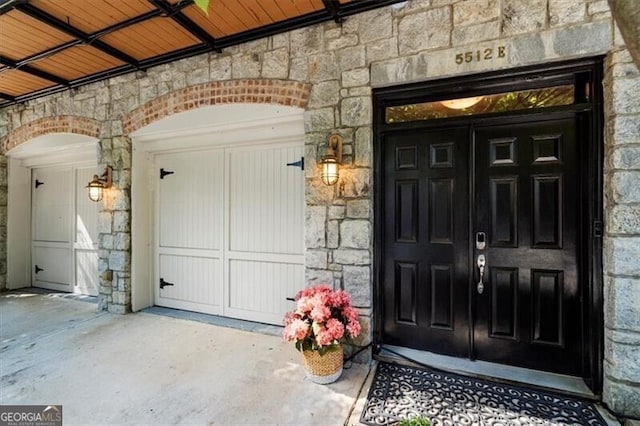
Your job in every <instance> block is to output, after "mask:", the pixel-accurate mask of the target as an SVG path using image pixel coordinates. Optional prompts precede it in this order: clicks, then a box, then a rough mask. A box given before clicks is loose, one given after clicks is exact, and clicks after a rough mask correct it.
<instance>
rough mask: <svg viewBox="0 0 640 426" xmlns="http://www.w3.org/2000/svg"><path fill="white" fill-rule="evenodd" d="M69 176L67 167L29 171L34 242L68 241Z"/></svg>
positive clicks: (70, 209) (69, 215) (69, 219)
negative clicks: (30, 174)
mask: <svg viewBox="0 0 640 426" xmlns="http://www.w3.org/2000/svg"><path fill="white" fill-rule="evenodd" d="M72 176H73V175H72V174H71V169H69V168H64V169H61V168H50V169H34V170H33V171H32V188H33V192H32V194H33V199H32V206H33V208H32V209H33V213H32V215H33V240H34V241H49V242H59V243H68V242H69V237H70V232H69V230H70V229H71V228H70V227H71V218H72V211H73V210H72V208H71V207H72V203H71V200H72V198H71V197H72V194H73V192H72V191H71V180H72Z"/></svg>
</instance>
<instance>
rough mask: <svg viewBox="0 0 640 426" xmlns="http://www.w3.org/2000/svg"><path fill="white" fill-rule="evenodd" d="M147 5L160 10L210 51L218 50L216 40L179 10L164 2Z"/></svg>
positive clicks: (153, 2)
mask: <svg viewBox="0 0 640 426" xmlns="http://www.w3.org/2000/svg"><path fill="white" fill-rule="evenodd" d="M147 1H148V2H149V3H151V4H152V5H154V6H155V7H156V8H158V9H159V10H162V11H163V12H164V13H166V14H167V16H169V17H170V18H171V19H173V20H174V21H175V22H177V23H178V24H179V25H180V26H182V28H184V29H185V30H187V31H189V33H191V34H192V35H193V36H194V37H196V38H197V39H198V40H200V41H201V42H203V43H204V44H206V45H207V46H208V47H209V48H210V49H212V50H218V51H219V49H218V48H217V47H216V39H215V38H213V37H212V36H211V34H209V33H208V32H206V31H205V30H204V29H202V28H201V27H200V26H198V25H197V24H196V23H195V22H193V21H192V20H191V19H189V18H188V17H187V16H186V15H185V14H184V13H182V12H181V11H180V10H179V9H177V10H176V9H175V8H174V7H172V6H171V5H170V4H169V3H167V2H165V0H147Z"/></svg>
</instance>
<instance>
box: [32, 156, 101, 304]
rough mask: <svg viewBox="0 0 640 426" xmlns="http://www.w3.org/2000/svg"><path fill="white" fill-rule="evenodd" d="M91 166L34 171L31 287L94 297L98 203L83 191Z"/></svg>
mask: <svg viewBox="0 0 640 426" xmlns="http://www.w3.org/2000/svg"><path fill="white" fill-rule="evenodd" d="M93 173H95V167H75V166H67V167H50V168H38V169H33V170H32V173H31V175H32V185H31V188H32V197H31V200H32V280H31V282H32V285H33V286H35V287H41V288H47V289H50V290H57V291H65V292H74V293H81V294H89V295H94V296H95V295H97V294H98V282H97V279H98V278H97V271H98V252H97V241H98V240H97V237H98V230H97V222H98V207H99V206H98V204H97V203H93V202H91V201H90V200H89V198H88V197H87V194H86V191H85V189H84V186H85V185H86V184H87V182H89V181H90V180H91V177H92V175H93Z"/></svg>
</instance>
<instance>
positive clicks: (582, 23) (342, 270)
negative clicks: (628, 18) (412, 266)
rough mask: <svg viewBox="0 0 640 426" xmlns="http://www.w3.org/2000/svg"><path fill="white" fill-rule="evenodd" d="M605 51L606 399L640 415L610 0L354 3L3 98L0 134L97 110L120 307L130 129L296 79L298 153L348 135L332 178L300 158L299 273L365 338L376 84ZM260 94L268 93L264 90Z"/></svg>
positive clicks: (636, 173)
mask: <svg viewBox="0 0 640 426" xmlns="http://www.w3.org/2000/svg"><path fill="white" fill-rule="evenodd" d="M498 45H500V46H505V50H506V52H507V55H505V57H503V58H497V59H496V60H493V61H478V62H476V61H473V62H470V63H463V64H460V65H457V64H456V63H455V61H454V58H455V55H456V54H458V53H463V52H465V51H467V50H474V49H476V48H485V47H496V46H498ZM600 54H607V55H608V57H607V61H606V69H605V81H604V84H605V101H606V108H605V110H606V114H605V115H606V116H605V121H606V134H605V164H604V178H605V188H604V192H605V206H604V208H605V213H606V214H605V218H606V224H605V225H606V227H605V231H606V232H605V239H604V244H605V250H604V259H603V260H604V275H605V288H604V291H605V304H604V311H605V363H604V374H605V378H604V401H605V402H606V403H607V404H608V406H609V407H610V408H611V409H613V410H614V411H615V412H617V413H619V414H624V415H627V416H634V417H640V359H639V355H638V354H639V353H640V268H639V266H638V259H639V258H640V124H639V123H640V98H639V97H638V96H635V95H633V94H637V93H640V75H639V73H638V69H637V68H636V67H635V66H634V65H633V64H632V63H631V59H630V56H629V54H628V53H627V51H626V49H625V48H624V42H623V40H622V38H621V37H620V35H619V33H618V31H616V29H615V25H614V24H613V22H612V19H611V15H610V12H609V8H608V5H607V2H606V0H414V1H410V2H407V3H406V4H398V5H396V6H393V7H385V8H381V9H377V10H373V11H370V12H367V13H363V14H360V15H357V16H352V17H349V18H347V19H346V20H345V22H344V23H343V24H342V25H337V24H335V23H325V24H320V25H315V26H312V27H308V28H304V29H300V30H295V31H291V32H288V33H284V34H279V35H276V36H272V37H268V38H264V39H261V40H257V41H253V42H249V43H245V44H242V45H239V46H234V47H231V48H228V49H225V51H224V52H222V53H221V54H216V53H210V54H204V55H199V56H196V57H192V58H187V59H183V60H180V61H176V62H174V63H171V64H166V65H161V66H158V67H155V68H152V69H149V70H148V71H147V72H135V73H131V74H127V75H123V76H119V77H115V78H112V79H109V80H106V81H102V82H98V83H94V84H90V85H87V86H83V87H80V88H78V89H73V90H69V91H66V92H62V93H59V94H54V95H51V96H48V97H43V98H39V99H36V100H33V101H29V102H26V103H24V104H19V105H15V106H11V107H7V108H5V109H3V110H2V111H0V138H3V141H4V142H3V147H5V149H6V148H9V149H10V148H11V147H13V146H15V145H17V144H19V143H21V142H23V141H25V140H27V139H28V138H29V137H30V136H35V135H36V134H42V132H44V131H46V130H42V129H41V128H40V126H39V125H38V123H47V121H42V122H39V121H38V120H41V119H50V120H56V119H57V118H56V117H60V116H72V117H86V118H90V119H92V120H96V121H97V122H99V123H100V124H101V125H100V130H99V137H100V154H99V162H100V163H101V164H110V165H112V166H113V167H114V180H115V182H116V185H115V189H114V190H113V191H111V192H110V194H109V196H108V197H107V198H106V200H105V203H104V205H105V211H103V212H102V213H101V215H100V225H99V226H100V233H101V234H100V274H101V290H100V291H101V299H100V300H101V302H100V303H101V305H100V306H101V308H105V309H108V310H110V311H112V312H127V311H129V310H130V306H131V279H130V259H131V254H130V253H131V241H130V204H131V203H130V197H131V193H130V187H131V142H130V140H129V138H128V137H127V135H128V133H129V132H130V131H131V130H133V129H136V128H138V127H139V126H143V125H145V124H147V123H150V122H152V121H153V120H154V119H159V118H161V117H163V116H166V115H168V114H172V113H175V112H179V111H183V110H187V109H191V108H197V107H199V106H201V105H209V104H210V103H207V102H211V101H210V100H211V99H212V96H214V95H212V93H213V92H215V90H224V89H220V88H224V87H227V86H231V87H233V88H234V90H239V91H240V93H237V94H234V95H233V96H229V95H228V93H227V97H226V98H225V99H226V102H243V101H249V102H254V100H253V99H254V96H257V95H258V93H249V92H243V91H246V90H250V89H249V88H250V87H263V86H264V85H267V86H268V85H270V84H272V83H270V82H272V81H276V83H274V84H275V85H276V86H282V87H284V86H286V87H287V88H289V89H291V88H292V87H293V88H294V92H295V91H296V90H297V92H295V93H297V94H293V95H291V94H290V95H287V96H285V99H289V98H294V97H298V98H300V97H304V96H305V95H304V93H305V92H307V93H308V103H307V99H306V98H305V99H304V100H303V102H302V103H298V104H296V105H298V106H303V107H304V106H305V105H306V112H305V132H306V154H305V157H306V159H307V164H315V163H316V162H317V160H318V158H319V156H321V155H322V153H323V152H324V150H325V147H326V140H327V136H328V135H329V134H330V133H332V132H338V133H340V134H341V135H342V136H343V137H344V141H345V146H344V165H343V168H342V171H341V178H340V181H339V183H338V184H337V185H336V186H333V187H327V186H324V185H323V184H322V183H320V180H319V179H318V168H317V167H308V168H307V169H306V203H307V212H306V214H307V217H306V237H305V238H306V247H307V251H306V279H307V282H309V283H314V282H330V283H332V284H333V285H334V286H340V287H343V288H345V289H347V290H348V291H349V292H350V293H351V294H352V296H353V300H354V302H355V304H356V305H357V306H358V307H359V308H360V312H361V314H362V322H363V325H364V327H365V329H366V330H367V331H368V332H367V333H365V334H366V337H365V338H364V339H363V341H362V342H363V343H364V342H366V341H368V340H370V337H371V334H370V326H369V325H370V323H371V316H372V313H371V308H372V252H373V227H372V224H373V214H372V206H373V200H372V196H373V195H372V194H373V191H372V188H373V184H374V182H373V161H372V152H373V142H372V139H373V136H372V128H371V126H372V104H371V90H372V87H378V86H388V85H395V84H402V83H408V82H415V81H424V80H428V79H436V78H440V77H445V76H446V77H450V76H457V75H463V74H470V73H477V72H482V71H488V70H495V69H507V68H512V67H516V66H521V65H529V64H540V63H545V62H549V61H555V60H560V59H569V58H576V57H587V56H594V55H600ZM250 81H252V82H256V81H259V82H262V83H258V84H257V86H255V83H248V82H250ZM260 84H262V86H260ZM252 85H253V86H252ZM215 88H218V89H215ZM283 90H284V88H283ZM212 91H213V92H212ZM194 93H199V94H197V95H195V94H194ZM202 93H207V94H206V95H202ZM216 93H218V94H222V92H216ZM189 94H192V95H193V96H190V95H189ZM255 99H257V98H255ZM300 99H301V98H300ZM165 101H166V102H165ZM261 101H262V102H273V103H278V101H277V100H276V98H274V97H271V96H270V95H267V96H263V97H262V98H261ZM287 102H288V101H287ZM291 102H293V101H291ZM136 123H137V124H136ZM29 129H31V130H29ZM70 131H73V130H70ZM18 135H21V136H19V137H18ZM6 198H7V197H6V159H4V158H3V159H2V161H1V162H0V247H5V246H6V243H5V242H6ZM2 255H5V257H4V258H2ZM5 258H6V249H5V248H0V286H3V285H4V284H5V283H4V277H5V274H6V262H5V261H4V259H5Z"/></svg>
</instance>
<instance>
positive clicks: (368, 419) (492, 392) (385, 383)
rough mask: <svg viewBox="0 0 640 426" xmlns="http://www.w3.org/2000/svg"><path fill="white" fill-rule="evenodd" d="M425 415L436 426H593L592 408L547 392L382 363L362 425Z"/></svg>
mask: <svg viewBox="0 0 640 426" xmlns="http://www.w3.org/2000/svg"><path fill="white" fill-rule="evenodd" d="M418 416H424V417H427V418H429V419H430V420H431V424H432V425H433V426H435V425H518V426H525V425H549V426H551V425H593V426H600V425H602V426H606V425H607V423H606V422H605V421H604V420H603V419H602V417H601V416H600V414H599V413H598V412H597V411H596V408H595V407H594V406H593V404H591V403H589V402H586V401H582V400H579V399H574V398H570V397H566V396H561V395H556V394H553V393H549V392H542V391H536V390H531V389H525V388H522V387H518V386H511V385H505V384H502V383H496V382H491V381H488V380H482V379H475V378H472V377H465V376H460V375H458V374H454V373H444V372H440V371H435V370H428V369H419V368H414V367H407V366H403V365H397V364H389V363H386V362H381V363H379V364H378V368H377V370H376V374H375V377H374V378H373V383H372V384H371V388H370V389H369V395H368V396H367V402H366V404H365V407H364V409H363V411H362V416H361V418H360V421H361V422H362V423H364V424H367V425H392V424H395V423H397V422H399V421H400V420H404V419H408V418H412V417H418Z"/></svg>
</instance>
